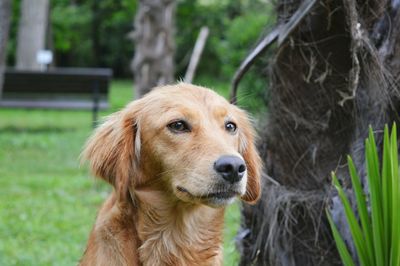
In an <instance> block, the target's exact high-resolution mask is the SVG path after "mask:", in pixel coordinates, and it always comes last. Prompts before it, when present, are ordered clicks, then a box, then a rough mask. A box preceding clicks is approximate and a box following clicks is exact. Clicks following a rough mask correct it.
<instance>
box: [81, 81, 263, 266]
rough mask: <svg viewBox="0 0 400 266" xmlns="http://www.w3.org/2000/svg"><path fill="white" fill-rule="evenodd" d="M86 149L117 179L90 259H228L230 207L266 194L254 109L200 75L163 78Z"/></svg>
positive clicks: (96, 170)
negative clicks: (187, 79) (205, 83)
mask: <svg viewBox="0 0 400 266" xmlns="http://www.w3.org/2000/svg"><path fill="white" fill-rule="evenodd" d="M82 158H83V160H84V161H88V162H89V166H90V168H91V171H92V172H93V174H94V175H95V176H97V177H100V178H102V179H104V180H106V181H107V182H108V183H110V184H111V185H112V186H113V187H114V189H113V192H112V193H111V195H110V196H109V197H108V199H107V200H106V201H105V203H104V204H103V206H102V207H101V209H100V211H99V213H98V216H97V219H96V222H95V225H94V227H93V229H92V232H91V233H90V236H89V239H88V244H87V247H86V251H85V253H84V255H83V257H82V259H81V261H80V265H107V266H110V265H134V266H139V265H144V266H158V265H174V266H186V265H187V266H189V265H213V266H216V265H217V266H218V265H222V247H221V245H222V229H223V220H224V207H225V206H226V205H227V204H229V203H231V202H232V201H233V200H234V199H235V198H237V197H240V198H241V199H242V200H243V201H244V202H247V203H250V204H252V203H255V202H256V201H257V200H258V198H259V197H260V172H261V167H262V165H261V159H260V157H259V155H258V153H257V150H256V147H255V145H254V130H253V128H252V126H251V123H250V121H249V118H248V116H247V115H246V113H245V112H244V111H242V110H241V109H239V108H238V107H236V106H234V105H232V104H229V103H228V102H227V101H226V100H225V99H224V98H223V97H221V96H219V95H218V94H216V93H215V92H213V91H212V90H209V89H207V88H203V87H199V86H195V85H190V84H185V83H178V84H176V85H169V86H164V87H158V88H155V89H153V90H152V91H151V92H150V93H148V94H147V95H145V96H144V97H143V98H141V99H139V100H136V101H133V102H131V103H130V104H128V105H127V106H126V107H125V108H124V109H122V110H121V111H119V112H116V113H114V114H112V115H110V116H109V117H108V118H107V119H106V120H105V122H104V123H103V124H102V125H101V126H99V127H98V128H97V129H96V131H95V132H94V134H93V135H92V136H91V137H90V138H89V140H88V141H87V143H86V146H85V148H84V151H83V152H82Z"/></svg>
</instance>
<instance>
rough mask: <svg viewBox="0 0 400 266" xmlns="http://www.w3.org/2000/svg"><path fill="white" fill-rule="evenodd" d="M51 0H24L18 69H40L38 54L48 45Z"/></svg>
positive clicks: (20, 27) (18, 46)
mask: <svg viewBox="0 0 400 266" xmlns="http://www.w3.org/2000/svg"><path fill="white" fill-rule="evenodd" d="M48 10H49V0H23V1H22V2H21V18H20V22H19V26H18V37H17V38H18V39H17V65H16V67H17V68H18V69H31V70H38V69H40V68H41V66H40V65H39V64H38V63H37V62H36V54H37V52H38V51H39V50H43V49H45V47H46V32H47V25H48Z"/></svg>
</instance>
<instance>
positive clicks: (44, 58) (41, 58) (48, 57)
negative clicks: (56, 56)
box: [36, 50, 53, 65]
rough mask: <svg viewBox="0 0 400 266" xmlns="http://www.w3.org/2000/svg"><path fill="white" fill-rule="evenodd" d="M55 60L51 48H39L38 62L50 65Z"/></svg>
mask: <svg viewBox="0 0 400 266" xmlns="http://www.w3.org/2000/svg"><path fill="white" fill-rule="evenodd" d="M52 61H53V52H52V51H50V50H39V51H38V52H37V53H36V62H38V64H41V65H48V64H50V63H51V62H52Z"/></svg>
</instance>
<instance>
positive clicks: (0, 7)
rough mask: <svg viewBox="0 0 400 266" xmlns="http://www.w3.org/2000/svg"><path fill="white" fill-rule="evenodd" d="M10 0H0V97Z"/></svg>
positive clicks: (4, 64) (8, 26) (8, 25)
mask: <svg viewBox="0 0 400 266" xmlns="http://www.w3.org/2000/svg"><path fill="white" fill-rule="evenodd" d="M11 3H12V0H2V1H0V98H1V92H2V88H3V74H4V69H5V67H6V53H7V41H8V32H9V28H10V18H11Z"/></svg>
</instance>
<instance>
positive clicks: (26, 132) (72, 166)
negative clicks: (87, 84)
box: [0, 81, 240, 265]
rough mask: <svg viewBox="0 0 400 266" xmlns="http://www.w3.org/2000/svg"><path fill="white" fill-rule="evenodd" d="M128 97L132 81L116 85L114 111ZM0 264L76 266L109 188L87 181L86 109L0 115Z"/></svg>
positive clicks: (233, 214)
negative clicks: (83, 156)
mask: <svg viewBox="0 0 400 266" xmlns="http://www.w3.org/2000/svg"><path fill="white" fill-rule="evenodd" d="M129 99H132V82H129V81H114V82H112V86H111V95H110V102H111V106H112V107H111V109H110V110H108V112H102V115H107V114H108V113H109V112H114V111H116V110H118V109H120V108H121V107H123V106H124V105H125V104H126V102H127V101H129ZM0 117H1V119H0V217H1V218H0V265H76V264H77V262H78V260H79V258H80V256H81V255H82V254H83V251H84V248H85V245H86V241H87V237H88V235H89V232H90V230H91V227H92V226H93V224H94V221H95V217H96V213H97V211H98V209H99V207H100V204H101V203H102V202H103V201H104V199H105V197H106V196H107V194H108V193H109V191H110V186H108V185H107V184H105V182H101V181H97V180H95V179H92V178H88V171H87V169H86V167H83V168H80V167H79V160H78V157H79V153H80V151H81V148H82V146H83V144H84V142H85V139H86V138H87V137H88V136H89V134H90V132H91V131H92V128H91V119H92V117H91V112H87V111H67V110H63V111H56V110H29V111H28V110H21V109H1V110H0ZM239 222H240V213H239V208H238V205H237V204H235V205H231V206H230V207H229V208H228V212H227V216H226V225H227V226H225V234H224V236H225V241H224V255H225V257H226V260H225V261H226V262H225V265H235V264H237V261H238V254H237V252H236V251H235V248H234V241H233V239H234V236H235V234H236V231H237V228H238V225H239Z"/></svg>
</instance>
